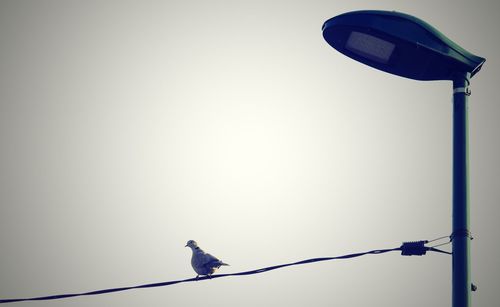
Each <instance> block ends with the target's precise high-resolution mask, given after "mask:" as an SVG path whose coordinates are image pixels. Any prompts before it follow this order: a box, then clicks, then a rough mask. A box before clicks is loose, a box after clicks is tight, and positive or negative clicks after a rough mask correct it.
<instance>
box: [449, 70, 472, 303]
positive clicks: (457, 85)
mask: <svg viewBox="0 0 500 307" xmlns="http://www.w3.org/2000/svg"><path fill="white" fill-rule="evenodd" d="M469 78H470V74H469V73H461V74H457V76H456V77H455V78H454V80H453V233H452V240H453V256H452V258H453V260H452V307H470V303H471V298H470V294H471V280H470V238H471V236H470V231H469V174H468V173H469V159H468V153H469V150H468V145H469V142H468V116H467V100H468V96H469V95H470V92H469V89H468V86H469Z"/></svg>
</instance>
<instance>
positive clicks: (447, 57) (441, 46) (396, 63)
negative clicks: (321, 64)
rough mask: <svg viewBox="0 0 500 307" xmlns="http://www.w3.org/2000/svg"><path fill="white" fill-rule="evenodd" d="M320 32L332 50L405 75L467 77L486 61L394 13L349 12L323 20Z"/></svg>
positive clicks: (408, 17)
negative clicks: (462, 73) (459, 74)
mask: <svg viewBox="0 0 500 307" xmlns="http://www.w3.org/2000/svg"><path fill="white" fill-rule="evenodd" d="M322 30H323V37H324V38H325V40H326V41H327V42H328V44H330V45H331V46H332V47H333V48H335V49H336V50H337V51H339V52H341V53H343V54H345V55H346V56H348V57H350V58H352V59H354V60H356V61H358V62H361V63H364V64H366V65H369V66H371V67H374V68H377V69H380V70H382V71H385V72H388V73H391V74H395V75H399V76H402V77H406V78H410V79H416V80H453V76H454V75H455V74H456V73H457V72H469V73H470V74H471V77H472V76H474V74H476V73H477V72H478V71H479V70H480V69H481V66H482V65H483V63H484V62H485V59H484V58H482V57H479V56H476V55H473V54H472V53H470V52H468V51H466V50H465V49H463V48H462V47H460V46H458V45H457V44H456V43H454V42H453V41H451V40H450V39H449V38H447V37H446V36H444V35H443V34H442V33H441V32H439V31H438V30H436V29H435V28H434V27H432V26H431V25H429V24H428V23H426V22H425V21H423V20H420V19H418V18H416V17H413V16H411V15H407V14H403V13H399V12H391V11H355V12H349V13H345V14H341V15H338V16H336V17H333V18H331V19H329V20H327V21H326V22H325V23H324V24H323V28H322Z"/></svg>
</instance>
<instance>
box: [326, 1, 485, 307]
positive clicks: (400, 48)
mask: <svg viewBox="0 0 500 307" xmlns="http://www.w3.org/2000/svg"><path fill="white" fill-rule="evenodd" d="M322 30H323V37H324V38H325V40H326V41H327V42H328V44H330V45H331V46H332V47H333V48H335V49H336V50H337V51H339V52H340V53H343V54H344V55H346V56H348V57H350V58H352V59H354V60H356V61H358V62H361V63H364V64H366V65H368V66H371V67H373V68H376V69H379V70H382V71H385V72H388V73H390V74H394V75H398V76H402V77H406V78H410V79H414V80H425V81H427V80H450V81H453V193H452V194H453V205H452V207H453V229H452V235H451V238H452V244H453V247H452V250H453V253H452V259H453V260H452V306H453V307H469V306H470V291H471V281H470V260H469V258H470V248H469V243H470V239H471V235H470V231H469V178H468V123H467V122H468V120H467V100H468V96H469V95H470V91H469V88H468V86H469V83H470V81H469V80H470V78H472V77H473V76H474V75H475V74H476V73H477V72H478V71H479V70H480V69H481V67H482V65H483V64H484V62H485V59H484V58H482V57H479V56H476V55H473V54H472V53H470V52H468V51H466V50H465V49H463V48H462V47H460V46H458V45H457V44H456V43H454V42H452V41H451V40H450V39H448V38H447V37H446V36H444V35H443V34H442V33H441V32H439V31H438V30H436V29H435V28H434V27H432V26H431V25H429V24H428V23H426V22H425V21H423V20H420V19H418V18H416V17H413V16H410V15H407V14H403V13H399V12H390V11H355V12H349V13H345V14H341V15H338V16H336V17H333V18H331V19H329V20H327V21H326V22H325V23H324V24H323V28H322Z"/></svg>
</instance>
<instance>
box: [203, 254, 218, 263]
mask: <svg viewBox="0 0 500 307" xmlns="http://www.w3.org/2000/svg"><path fill="white" fill-rule="evenodd" d="M204 262H205V264H209V263H218V262H220V260H219V259H218V258H217V257H215V256H212V255H210V254H205V259H204Z"/></svg>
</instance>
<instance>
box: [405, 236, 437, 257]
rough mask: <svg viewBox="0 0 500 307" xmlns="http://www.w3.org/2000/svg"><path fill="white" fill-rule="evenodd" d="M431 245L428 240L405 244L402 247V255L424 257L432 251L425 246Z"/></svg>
mask: <svg viewBox="0 0 500 307" xmlns="http://www.w3.org/2000/svg"><path fill="white" fill-rule="evenodd" d="M427 243H429V241H427V240H422V241H413V242H403V245H401V255H403V256H422V255H425V253H426V252H427V251H428V250H429V249H430V248H429V247H427V246H425V244H427Z"/></svg>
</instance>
